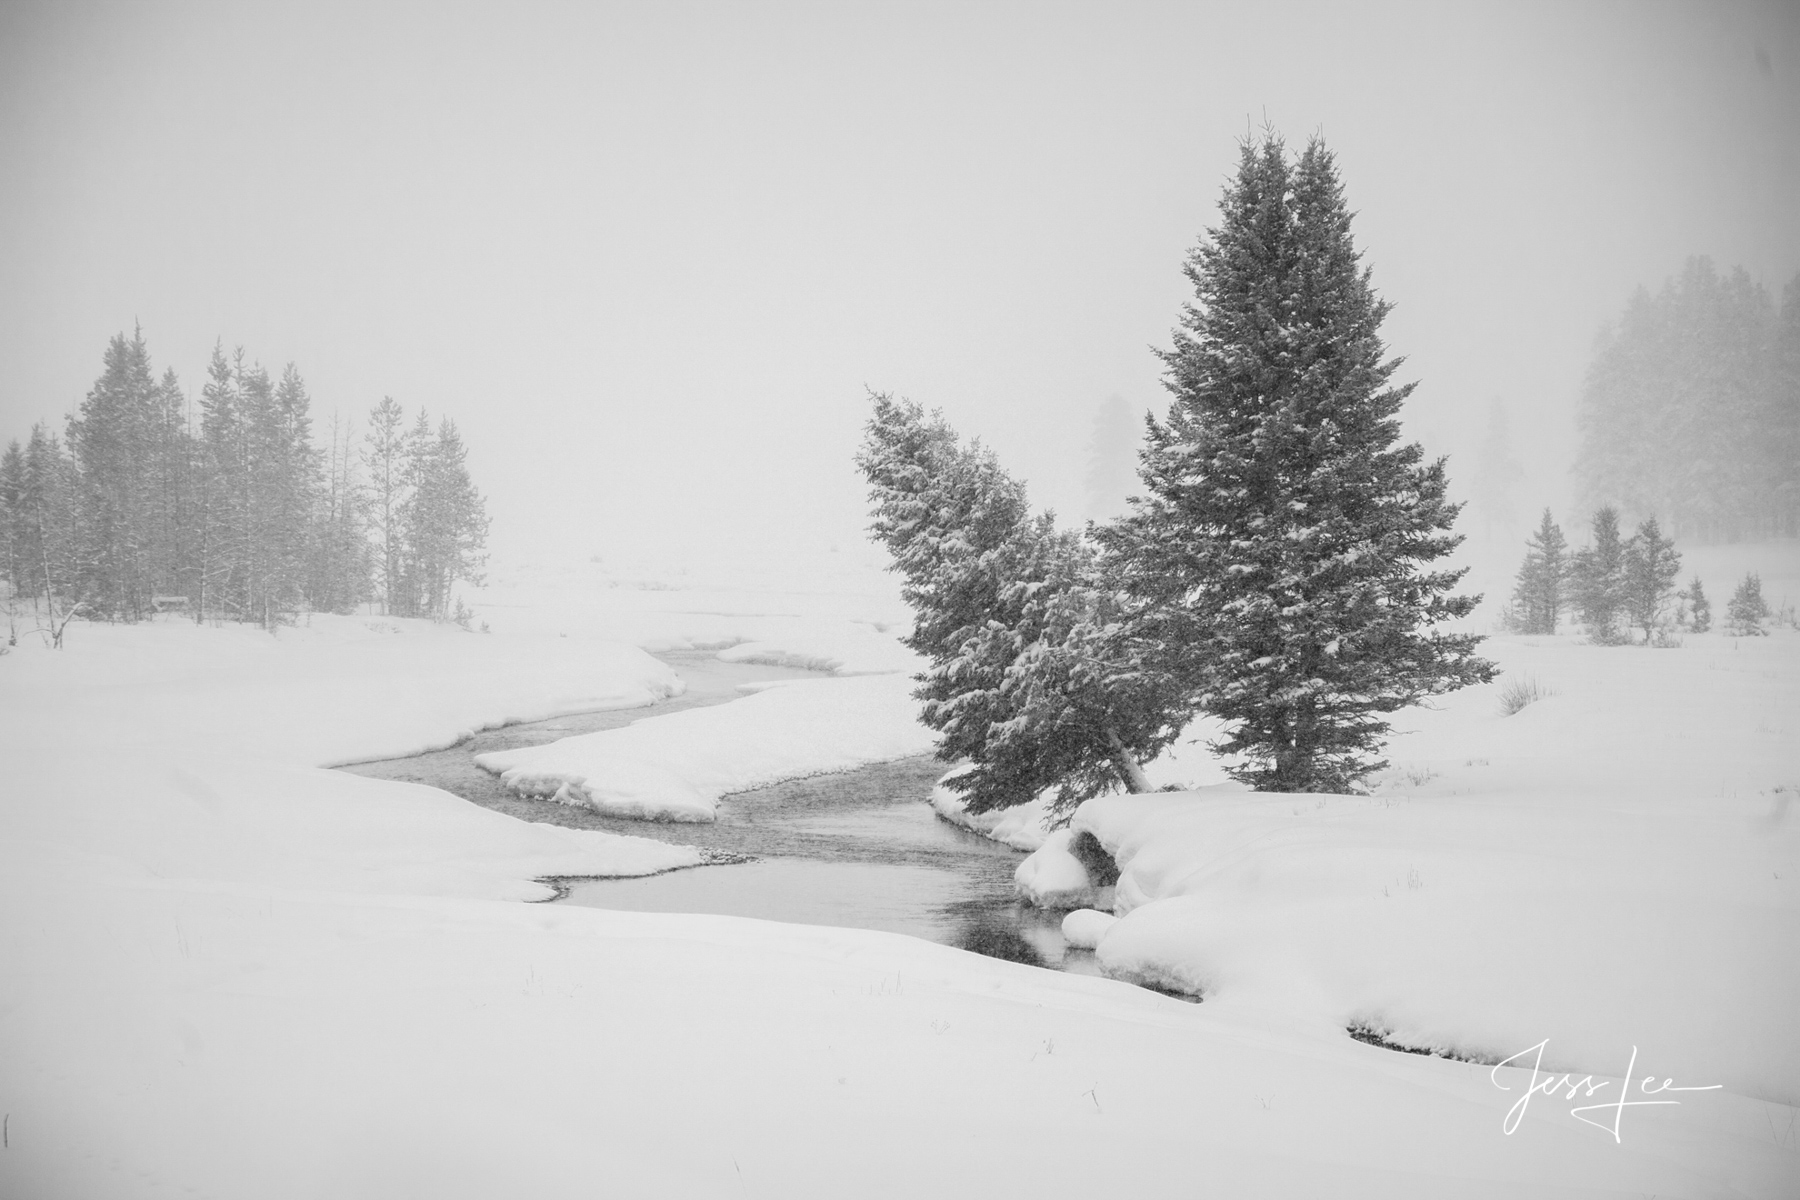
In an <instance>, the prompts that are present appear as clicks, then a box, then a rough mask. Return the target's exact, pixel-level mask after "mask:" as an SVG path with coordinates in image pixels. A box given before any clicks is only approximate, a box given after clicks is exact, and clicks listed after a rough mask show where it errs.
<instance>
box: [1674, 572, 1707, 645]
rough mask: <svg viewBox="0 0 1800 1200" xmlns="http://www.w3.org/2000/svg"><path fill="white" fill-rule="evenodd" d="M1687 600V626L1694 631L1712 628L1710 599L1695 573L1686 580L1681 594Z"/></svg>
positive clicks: (1702, 631) (1699, 631)
mask: <svg viewBox="0 0 1800 1200" xmlns="http://www.w3.org/2000/svg"><path fill="white" fill-rule="evenodd" d="M1681 598H1682V599H1683V600H1685V601H1686V602H1687V618H1688V628H1689V629H1692V630H1693V631H1694V632H1695V633H1705V632H1706V631H1707V630H1709V629H1711V628H1712V601H1710V600H1708V599H1707V598H1706V588H1705V587H1703V586H1702V585H1701V583H1700V576H1698V575H1695V576H1694V577H1693V578H1692V579H1691V580H1689V581H1688V585H1687V590H1686V591H1685V592H1683V593H1682V594H1681Z"/></svg>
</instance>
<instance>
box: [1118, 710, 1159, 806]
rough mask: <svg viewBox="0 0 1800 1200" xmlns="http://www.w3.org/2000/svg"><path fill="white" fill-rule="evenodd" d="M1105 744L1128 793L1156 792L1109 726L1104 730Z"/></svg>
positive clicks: (1142, 770) (1136, 761)
mask: <svg viewBox="0 0 1800 1200" xmlns="http://www.w3.org/2000/svg"><path fill="white" fill-rule="evenodd" d="M1106 744H1107V745H1108V746H1109V747H1111V749H1112V757H1113V762H1115V763H1117V764H1118V767H1119V774H1120V775H1122V776H1124V778H1125V787H1126V789H1127V790H1128V791H1131V792H1135V793H1138V794H1140V795H1141V794H1143V793H1144V792H1154V791H1155V790H1156V789H1155V788H1153V787H1151V786H1150V777H1149V776H1148V775H1146V774H1144V768H1143V767H1141V766H1139V765H1138V760H1137V759H1135V758H1133V757H1132V755H1131V751H1129V750H1127V749H1126V748H1125V743H1124V742H1122V741H1120V740H1119V734H1118V731H1117V730H1115V729H1113V728H1112V727H1111V726H1108V727H1107V729H1106Z"/></svg>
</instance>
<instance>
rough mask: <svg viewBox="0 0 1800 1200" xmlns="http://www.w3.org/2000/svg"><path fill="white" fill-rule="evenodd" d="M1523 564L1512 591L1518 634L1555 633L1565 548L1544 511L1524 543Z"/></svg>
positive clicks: (1565, 567)
mask: <svg viewBox="0 0 1800 1200" xmlns="http://www.w3.org/2000/svg"><path fill="white" fill-rule="evenodd" d="M1525 545H1526V550H1525V561H1524V563H1522V564H1521V565H1520V566H1519V576H1518V582H1517V584H1516V585H1515V586H1514V588H1513V605H1514V609H1515V611H1516V612H1517V613H1518V632H1520V633H1540V634H1541V633H1555V632H1556V625H1557V619H1558V618H1559V617H1560V616H1561V615H1562V608H1563V600H1564V596H1565V594H1566V592H1567V590H1568V580H1569V549H1568V542H1566V541H1565V540H1564V539H1563V531H1562V529H1561V528H1560V527H1559V526H1558V525H1557V524H1556V522H1555V521H1553V520H1551V519H1550V510H1549V509H1547V508H1546V509H1545V510H1544V519H1543V520H1542V521H1541V522H1539V524H1538V528H1537V532H1536V533H1534V534H1532V535H1531V539H1530V541H1528V542H1526V544H1525Z"/></svg>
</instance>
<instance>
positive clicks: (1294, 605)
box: [1100, 136, 1495, 791]
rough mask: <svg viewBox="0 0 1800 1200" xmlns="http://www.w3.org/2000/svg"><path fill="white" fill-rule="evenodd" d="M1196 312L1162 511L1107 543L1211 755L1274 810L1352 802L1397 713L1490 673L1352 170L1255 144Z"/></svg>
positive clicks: (1163, 447)
mask: <svg viewBox="0 0 1800 1200" xmlns="http://www.w3.org/2000/svg"><path fill="white" fill-rule="evenodd" d="M1221 207H1222V212H1221V217H1220V222H1219V224H1218V226H1217V227H1216V228H1215V229H1213V230H1212V231H1211V233H1210V236H1209V237H1208V238H1207V239H1206V240H1205V241H1203V242H1202V243H1201V245H1200V246H1199V248H1198V249H1196V250H1195V251H1194V252H1193V254H1192V255H1191V256H1190V257H1189V259H1188V262H1187V267H1186V271H1187V276H1188V279H1189V280H1190V282H1191V283H1192V284H1193V286H1194V290H1195V300H1194V302H1193V303H1192V304H1190V305H1188V306H1187V307H1186V309H1185V311H1184V313H1183V316H1182V321H1181V327H1180V328H1179V329H1177V330H1176V331H1175V345H1174V348H1173V349H1172V350H1169V351H1166V352H1164V353H1163V359H1164V362H1165V363H1166V364H1167V367H1168V374H1167V386H1168V387H1169V389H1170V390H1171V391H1172V392H1173V393H1174V395H1175V401H1174V404H1173V405H1172V406H1171V408H1170V410H1169V415H1168V418H1167V420H1166V421H1163V422H1152V425H1151V431H1150V438H1149V445H1148V447H1147V448H1146V450H1145V451H1144V453H1143V455H1142V459H1141V461H1142V464H1143V466H1142V472H1141V474H1142V479H1143V488H1144V494H1143V495H1142V496H1140V497H1139V498H1138V499H1137V500H1136V501H1134V503H1133V505H1132V508H1131V511H1130V513H1129V514H1128V515H1127V516H1126V517H1125V518H1124V519H1123V520H1122V521H1120V522H1119V523H1117V524H1115V525H1113V526H1111V527H1109V528H1107V529H1105V530H1102V531H1100V536H1101V538H1102V540H1103V541H1104V544H1105V545H1106V548H1107V550H1108V553H1109V562H1108V564H1107V578H1108V579H1109V581H1112V580H1118V581H1119V582H1120V583H1122V585H1123V586H1124V587H1125V588H1126V589H1127V590H1128V591H1129V592H1130V594H1131V597H1132V611H1131V613H1130V614H1129V620H1128V622H1127V623H1126V624H1125V626H1124V631H1123V632H1124V635H1125V637H1126V639H1127V640H1128V641H1129V642H1130V643H1132V644H1134V645H1135V646H1136V647H1137V649H1138V658H1139V660H1140V661H1141V662H1143V663H1146V664H1155V665H1156V669H1157V670H1158V671H1160V672H1166V674H1167V676H1168V677H1169V678H1170V679H1171V680H1172V682H1173V684H1174V685H1176V686H1178V687H1179V689H1180V690H1181V691H1182V692H1183V693H1184V694H1185V695H1186V696H1188V697H1190V698H1191V700H1192V702H1193V703H1195V704H1196V705H1197V706H1198V707H1201V708H1203V709H1204V710H1205V711H1207V712H1209V713H1212V714H1213V715H1215V716H1217V717H1219V718H1221V719H1223V720H1224V721H1225V722H1227V724H1228V728H1229V730H1230V732H1229V735H1228V736H1227V737H1226V738H1225V739H1224V740H1223V741H1221V742H1219V743H1216V745H1215V748H1216V749H1218V750H1220V751H1222V752H1225V753H1228V754H1235V755H1242V756H1243V759H1244V762H1243V764H1242V765H1241V766H1239V767H1237V768H1236V769H1235V770H1234V772H1233V773H1234V774H1235V775H1236V777H1237V778H1239V779H1240V780H1242V781H1244V782H1246V783H1249V784H1251V785H1253V786H1255V787H1259V788H1263V789H1266V790H1273V791H1346V790H1348V789H1350V788H1351V787H1353V786H1354V785H1355V784H1356V782H1357V781H1358V780H1359V779H1361V778H1362V777H1364V776H1366V775H1367V774H1369V773H1370V772H1371V771H1374V770H1377V769H1379V768H1381V767H1382V766H1384V765H1385V764H1384V763H1383V762H1382V761H1381V760H1380V759H1379V758H1378V757H1377V756H1378V754H1379V752H1380V748H1381V745H1382V743H1383V740H1384V737H1385V734H1386V732H1387V728H1388V725H1387V721H1386V720H1385V719H1384V717H1385V714H1387V713H1391V712H1394V711H1395V710H1397V709H1399V708H1401V707H1404V706H1406V705H1409V704H1414V703H1417V702H1418V701H1420V700H1422V699H1424V698H1425V697H1427V696H1432V695H1438V694H1441V693H1444V692H1448V691H1452V690H1454V689H1456V688H1460V687H1464V686H1466V685H1468V684H1472V683H1480V682H1485V681H1487V680H1490V679H1492V678H1493V676H1494V674H1495V668H1494V667H1493V665H1492V664H1491V663H1488V662H1486V661H1485V660H1483V659H1481V658H1479V657H1477V656H1476V654H1475V647H1476V645H1477V644H1478V642H1479V641H1480V638H1479V637H1477V636H1475V635H1469V634H1450V633H1444V632H1438V631H1433V630H1432V629H1431V627H1432V626H1434V625H1437V624H1438V623H1440V622H1442V621H1445V620H1448V619H1451V618H1455V617H1462V616H1465V615H1467V614H1468V613H1469V612H1470V611H1471V610H1472V609H1473V608H1474V606H1475V603H1476V600H1477V598H1475V597H1467V596H1456V595H1453V594H1452V589H1453V588H1454V586H1455V585H1456V583H1457V582H1458V581H1459V580H1460V579H1461V578H1462V575H1463V572H1462V571H1459V570H1444V569H1438V568H1436V567H1435V566H1434V565H1433V564H1436V563H1437V562H1439V560H1441V559H1443V558H1444V557H1445V556H1447V555H1448V554H1449V553H1450V552H1451V551H1452V550H1453V549H1454V548H1455V547H1456V545H1457V544H1458V542H1459V541H1460V540H1461V539H1460V538H1458V537H1457V536H1456V535H1454V534H1453V533H1451V525H1452V522H1453V521H1454V519H1455V517H1456V513H1457V509H1458V506H1457V505H1456V504H1454V503H1452V502H1451V501H1450V500H1449V499H1448V498H1447V496H1446V494H1445V493H1446V478H1445V472H1444V464H1443V461H1442V460H1441V459H1440V460H1438V461H1436V462H1433V463H1426V462H1425V461H1424V457H1423V452H1422V451H1421V449H1420V448H1419V446H1418V445H1416V444H1402V443H1401V442H1400V430H1399V425H1398V421H1397V416H1398V413H1399V410H1400V406H1401V403H1402V402H1403V401H1404V400H1405V399H1406V397H1407V395H1408V393H1410V391H1411V390H1412V385H1411V384H1406V385H1395V384H1393V383H1392V382H1391V380H1392V376H1393V374H1394V372H1395V370H1396V369H1397V368H1398V367H1399V365H1400V363H1399V360H1397V359H1387V360H1385V361H1384V358H1383V356H1384V354H1385V353H1386V347H1385V346H1384V345H1383V343H1382V341H1381V338H1380V336H1379V331H1380V326H1381V322H1382V319H1383V318H1384V317H1385V316H1386V315H1387V312H1388V305H1387V304H1386V303H1385V302H1383V301H1382V300H1380V299H1379V298H1378V297H1377V296H1376V294H1375V291H1374V289H1373V287H1372V286H1371V283H1370V274H1369V272H1368V270H1366V269H1364V268H1362V267H1361V266H1360V265H1359V261H1358V253H1357V250H1356V248H1355V245H1354V243H1353V241H1352V239H1351V235H1350V222H1351V215H1350V211H1349V208H1348V206H1347V205H1346V203H1345V200H1344V195H1343V189H1342V186H1341V184H1340V183H1339V180H1338V174H1337V168H1336V166H1335V164H1334V163H1333V160H1332V156H1331V154H1330V152H1329V151H1328V150H1327V149H1326V148H1325V146H1324V144H1323V143H1322V142H1320V141H1318V140H1316V139H1315V140H1314V141H1313V142H1312V143H1311V144H1309V145H1308V146H1307V148H1306V150H1305V151H1304V152H1303V153H1302V154H1301V155H1300V156H1299V159H1298V161H1297V162H1294V163H1290V159H1289V156H1288V153H1287V151H1286V148H1285V147H1284V146H1283V144H1282V143H1281V141H1280V140H1279V139H1278V138H1275V137H1273V136H1270V137H1268V138H1266V139H1265V140H1264V141H1263V142H1262V143H1261V144H1260V145H1254V144H1250V143H1246V144H1245V145H1244V147H1243V152H1242V155H1241V159H1240V163H1239V168H1238V172H1237V176H1236V178H1235V179H1234V180H1232V181H1231V182H1230V183H1229V184H1228V185H1227V186H1226V189H1225V195H1224V199H1223V203H1222V206H1221Z"/></svg>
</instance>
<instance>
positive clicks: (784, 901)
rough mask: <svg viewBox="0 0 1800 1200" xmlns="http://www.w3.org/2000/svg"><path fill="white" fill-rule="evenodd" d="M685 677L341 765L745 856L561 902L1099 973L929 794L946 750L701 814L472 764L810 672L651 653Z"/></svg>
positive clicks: (729, 800)
mask: <svg viewBox="0 0 1800 1200" xmlns="http://www.w3.org/2000/svg"><path fill="white" fill-rule="evenodd" d="M658 657H659V658H661V659H662V660H663V661H664V662H666V663H668V664H669V665H670V666H672V667H674V668H675V670H676V672H677V673H678V674H680V675H681V677H682V678H683V680H685V681H686V683H687V685H688V690H687V692H686V693H685V694H683V695H682V696H680V697H678V698H676V699H674V700H667V701H663V702H661V703H659V704H656V705H653V706H651V707H649V708H631V709H615V710H611V711H606V712H594V713H581V714H577V715H574V716H564V717H555V718H552V719H551V720H548V721H536V722H531V723H529V724H521V725H509V726H506V727H504V728H501V729H494V730H488V731H486V732H483V733H479V734H476V735H475V736H474V737H471V738H469V739H467V740H465V741H463V742H461V743H458V744H457V745H456V746H453V747H450V748H449V749H446V750H438V751H433V752H431V753H428V754H421V755H417V756H415V757H412V758H400V759H390V760H387V761H383V762H373V763H359V764H356V765H353V766H348V767H345V768H343V769H344V770H347V771H353V772H355V773H357V774H359V775H368V776H371V777H374V778H378V779H400V780H406V781H408V782H413V783H426V784H430V785H431V786H433V787H437V788H442V789H443V790H445V791H448V792H453V793H455V794H456V795H458V796H461V797H463V798H464V799H465V800H470V801H473V802H474V803H476V804H480V805H483V806H485V807H487V808H492V809H496V810H498V811H500V812H504V813H508V814H510V815H512V816H515V817H518V818H520V819H522V820H526V821H540V822H544V823H546V824H552V825H566V826H571V827H574V828H578V829H604V830H608V831H610V832H613V833H625V834H632V835H635V836H638V837H650V838H657V839H659V840H662V841H666V842H675V843H680V844H685V845H691V846H700V847H703V848H705V849H708V850H711V851H713V852H715V853H717V854H718V855H719V856H720V857H722V858H750V859H753V860H754V861H747V862H746V861H739V862H728V863H725V864H723V865H715V866H705V867H694V868H691V869H687V870H681V871H670V872H667V873H665V874H662V875H652V876H648V877H644V878H637V879H604V880H571V881H569V883H568V894H567V896H566V897H565V898H564V900H563V901H562V903H567V904H584V905H590V906H592V907H595V908H611V909H626V910H631V911H638V912H696V913H720V914H725V915H730V916H743V917H760V918H764V919H768V920H774V921H791V922H796V923H800V924H810V925H836V926H844V927H848V928H856V929H880V930H885V931H887V932H890V933H905V934H911V935H913V936H915V937H921V938H926V939H929V940H931V941H935V942H942V943H944V944H945V945H950V946H957V947H960V948H962V949H965V950H973V951H975V952H976V953H979V954H986V955H989V956H991V957H995V958H1004V959H1009V960H1012V961H1015V962H1027V963H1032V964H1034V965H1037V966H1045V967H1054V968H1060V969H1062V970H1071V971H1079V972H1083V973H1095V972H1097V968H1096V967H1095V965H1094V959H1093V955H1092V954H1090V953H1088V952H1086V951H1079V950H1070V949H1069V948H1068V946H1067V944H1066V943H1065V942H1064V941H1063V937H1062V918H1061V914H1060V913H1046V912H1043V911H1041V910H1039V909H1035V908H1032V907H1030V906H1029V905H1025V904H1022V903H1020V902H1019V901H1018V900H1017V899H1016V898H1015V897H1014V895H1013V890H1012V875H1013V869H1014V868H1015V867H1016V866H1017V865H1018V862H1019V859H1020V858H1021V857H1023V856H1022V855H1021V854H1020V853H1019V852H1018V851H1016V850H1012V849H1009V848H1008V847H1005V846H1001V845H999V844H998V843H995V842H992V841H989V840H988V839H986V838H983V837H978V836H976V835H975V834H972V833H968V832H967V831H965V830H962V829H959V828H957V827H956V826H954V825H951V824H950V823H949V822H947V821H944V820H942V819H941V818H939V817H938V816H937V815H936V813H934V812H933V811H932V810H931V808H930V806H929V805H927V804H926V803H925V799H926V797H927V796H928V795H929V794H930V792H931V787H932V784H933V783H935V782H936V781H937V779H938V777H939V776H940V775H942V774H943V764H941V763H939V762H937V761H936V760H935V759H932V758H929V757H920V758H911V759H902V760H900V761H898V762H890V763H879V764H876V765H874V766H869V767H862V768H859V769H857V770H854V771H843V772H839V773H837V774H832V775H817V776H813V777H812V778H809V779H796V780H790V781H789V782H787V783H781V784H776V785H774V786H773V787H766V788H759V789H757V790H755V791H750V792H739V793H736V794H734V795H730V796H726V797H725V798H724V799H723V800H721V801H720V803H719V817H718V820H717V821H716V822H714V823H712V824H663V823H659V822H654V821H631V820H625V819H623V818H619V817H611V816H603V815H601V814H599V813H596V812H593V811H592V810H590V809H585V808H572V807H570V806H568V805H564V804H553V803H551V802H549V801H547V800H534V799H530V798H528V797H524V796H519V795H516V794H514V793H512V792H509V791H507V790H506V789H505V788H503V787H502V786H500V781H499V780H498V779H497V778H496V777H495V776H493V775H490V774H489V773H488V772H486V771H483V770H482V769H481V768H480V767H477V766H476V765H475V755H477V754H484V753H486V752H488V751H490V750H503V749H512V748H514V747H518V746H536V745H542V744H544V743H546V742H553V741H556V740H557V739H559V738H565V737H571V736H573V735H575V734H578V733H590V732H593V731H595V730H599V729H616V728H619V727H620V726H623V725H629V724H630V723H631V722H633V721H635V720H639V719H641V718H644V717H651V716H658V715H661V714H663V713H669V712H677V711H679V710H681V709H684V708H695V707H699V706H701V705H705V704H718V703H724V702H726V701H729V700H732V699H735V698H737V697H738V696H740V695H742V694H743V693H742V692H741V691H739V688H740V686H741V685H743V684H747V683H759V682H764V681H767V680H773V679H802V678H813V679H816V678H818V677H819V676H818V675H817V673H815V672H811V671H803V670H797V669H793V668H785V667H768V666H761V665H757V664H750V663H724V662H720V661H719V660H718V659H717V658H714V657H713V656H712V654H711V652H707V651H689V652H678V653H670V654H663V655H658Z"/></svg>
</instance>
